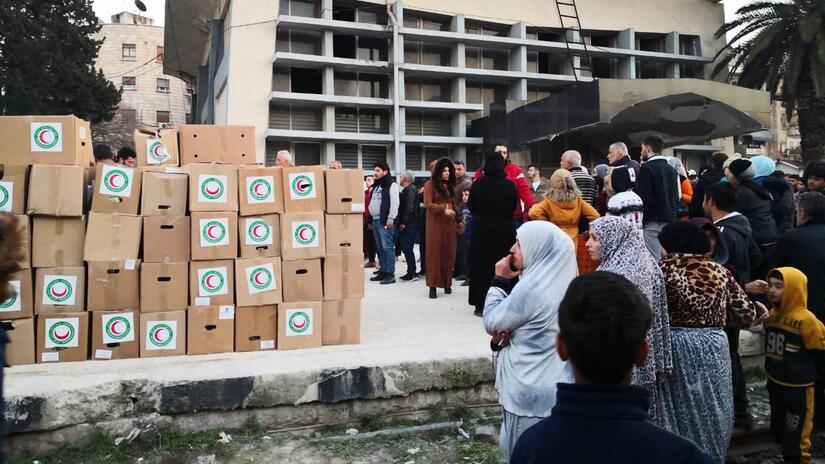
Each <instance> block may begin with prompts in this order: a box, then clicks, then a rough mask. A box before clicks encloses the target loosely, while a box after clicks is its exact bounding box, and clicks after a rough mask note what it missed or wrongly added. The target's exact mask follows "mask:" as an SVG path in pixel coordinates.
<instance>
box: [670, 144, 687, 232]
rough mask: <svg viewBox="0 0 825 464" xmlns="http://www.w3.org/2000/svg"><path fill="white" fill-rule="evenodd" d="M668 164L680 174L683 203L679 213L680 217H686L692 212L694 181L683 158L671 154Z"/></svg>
mask: <svg viewBox="0 0 825 464" xmlns="http://www.w3.org/2000/svg"><path fill="white" fill-rule="evenodd" d="M667 164H669V165H670V167H672V168H673V170H674V171H676V174H678V175H679V199H680V200H681V201H682V203H680V204H679V209H678V210H677V214H678V216H679V219H686V218H687V217H688V215H689V214H690V210H689V208H690V203H691V202H692V201H693V183H692V182H691V181H690V179H688V175H687V171H685V166H684V165H683V164H682V160H680V159H679V158H676V157H675V156H671V157H670V158H668V159H667Z"/></svg>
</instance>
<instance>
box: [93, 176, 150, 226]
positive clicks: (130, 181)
mask: <svg viewBox="0 0 825 464" xmlns="http://www.w3.org/2000/svg"><path fill="white" fill-rule="evenodd" d="M104 171H105V173H104ZM122 179H126V182H125V183H124V182H123V180H122ZM142 180H143V171H141V170H140V169H136V168H129V167H126V166H122V165H119V164H115V165H112V164H98V165H97V166H95V182H94V188H93V190H92V211H94V212H96V213H121V214H138V213H139V208H140V187H141V184H142V182H141V181H142ZM107 181H110V182H111V183H110V184H109V186H108V188H106V187H107V186H106V185H104V186H103V188H101V184H102V183H104V182H107ZM112 184H114V185H112ZM118 189H121V190H120V191H117V190H118Z"/></svg>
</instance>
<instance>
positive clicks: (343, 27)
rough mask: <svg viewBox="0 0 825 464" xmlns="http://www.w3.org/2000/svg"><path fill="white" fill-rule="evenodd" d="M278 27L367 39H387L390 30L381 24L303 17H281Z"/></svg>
mask: <svg viewBox="0 0 825 464" xmlns="http://www.w3.org/2000/svg"><path fill="white" fill-rule="evenodd" d="M278 27H284V28H288V29H292V28H294V29H300V30H303V31H333V32H336V33H344V34H357V35H359V36H365V37H387V36H389V35H390V30H389V28H388V27H387V26H382V25H380V24H369V23H359V22H354V21H337V20H334V19H324V18H306V17H303V16H288V15H281V16H279V17H278Z"/></svg>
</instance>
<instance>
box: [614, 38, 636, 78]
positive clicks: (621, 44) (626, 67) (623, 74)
mask: <svg viewBox="0 0 825 464" xmlns="http://www.w3.org/2000/svg"><path fill="white" fill-rule="evenodd" d="M617 45H618V48H626V49H628V50H635V49H636V30H635V29H633V28H630V29H625V30H623V31H621V32H619V40H618V44H617ZM619 79H636V58H634V57H632V56H631V57H627V58H621V59H619Z"/></svg>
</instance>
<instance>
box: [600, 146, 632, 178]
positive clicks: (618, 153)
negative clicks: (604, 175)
mask: <svg viewBox="0 0 825 464" xmlns="http://www.w3.org/2000/svg"><path fill="white" fill-rule="evenodd" d="M607 161H608V164H609V165H610V166H611V167H614V168H618V167H622V166H624V167H628V168H633V170H634V172H635V173H636V174H639V167H640V165H639V163H637V162H636V161H634V160H633V159H632V158H631V157H630V154H629V152H628V151H627V145H625V144H624V142H616V143H614V144H612V145H610V148H609V149H608V150H607Z"/></svg>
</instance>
